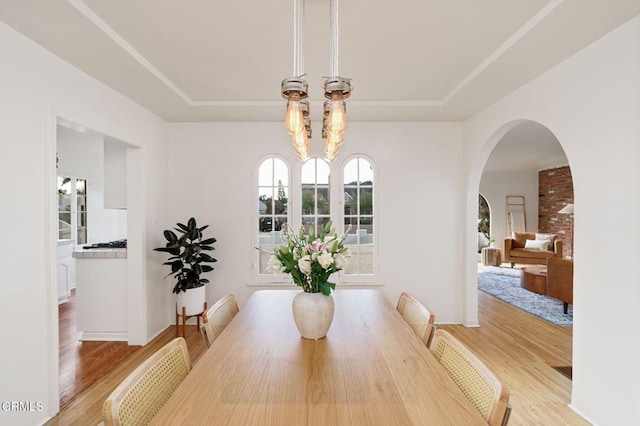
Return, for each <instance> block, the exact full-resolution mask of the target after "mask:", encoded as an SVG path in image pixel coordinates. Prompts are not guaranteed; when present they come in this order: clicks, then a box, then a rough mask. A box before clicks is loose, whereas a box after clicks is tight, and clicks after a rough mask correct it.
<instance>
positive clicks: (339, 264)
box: [333, 253, 347, 269]
mask: <svg viewBox="0 0 640 426" xmlns="http://www.w3.org/2000/svg"><path fill="white" fill-rule="evenodd" d="M333 261H334V262H335V264H336V268H338V269H343V268H344V267H345V265H346V264H347V258H346V257H345V256H343V255H342V254H341V253H338V254H336V255H335V257H334V258H333Z"/></svg>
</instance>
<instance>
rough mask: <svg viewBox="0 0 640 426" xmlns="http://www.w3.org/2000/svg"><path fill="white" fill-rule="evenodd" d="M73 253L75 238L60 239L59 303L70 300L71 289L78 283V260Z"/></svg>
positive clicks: (58, 264)
mask: <svg viewBox="0 0 640 426" xmlns="http://www.w3.org/2000/svg"><path fill="white" fill-rule="evenodd" d="M72 255H73V240H58V256H57V269H58V272H57V277H58V303H59V304H60V303H65V302H67V301H68V300H69V294H70V292H71V289H72V288H74V287H75V284H76V260H75V259H74V258H73V257H72Z"/></svg>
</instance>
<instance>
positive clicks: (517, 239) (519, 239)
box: [511, 232, 533, 248]
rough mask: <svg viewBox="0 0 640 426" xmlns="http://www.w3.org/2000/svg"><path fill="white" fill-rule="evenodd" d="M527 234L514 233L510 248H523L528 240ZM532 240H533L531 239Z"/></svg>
mask: <svg viewBox="0 0 640 426" xmlns="http://www.w3.org/2000/svg"><path fill="white" fill-rule="evenodd" d="M529 234H530V233H529V232H514V233H513V235H512V237H511V238H513V243H512V244H511V247H512V248H525V247H524V245H525V243H526V241H527V240H528V238H527V237H529V236H530V235H529ZM532 239H533V238H532Z"/></svg>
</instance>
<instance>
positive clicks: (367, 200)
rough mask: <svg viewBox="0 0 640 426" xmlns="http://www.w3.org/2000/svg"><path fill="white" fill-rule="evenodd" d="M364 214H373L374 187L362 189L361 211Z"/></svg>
mask: <svg viewBox="0 0 640 426" xmlns="http://www.w3.org/2000/svg"><path fill="white" fill-rule="evenodd" d="M359 213H360V214H361V215H362V214H373V188H361V189H360V211H359Z"/></svg>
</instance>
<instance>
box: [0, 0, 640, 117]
mask: <svg viewBox="0 0 640 426" xmlns="http://www.w3.org/2000/svg"><path fill="white" fill-rule="evenodd" d="M339 8H340V63H339V64H340V69H339V71H340V75H341V76H343V77H348V78H352V79H353V87H354V91H353V95H352V97H351V99H350V100H349V102H348V113H349V119H350V120H352V121H457V120H463V119H465V118H467V117H468V116H470V115H471V114H473V113H475V112H477V111H479V110H481V109H482V108H484V107H486V106H487V105H489V104H490V103H492V102H494V101H496V100H498V99H499V98H501V97H503V96H505V95H506V94H508V93H509V92H511V91H512V90H514V89H515V88H517V87H519V86H521V85H522V84H524V83H526V82H527V81H529V80H531V79H532V78H534V77H536V76H537V75H539V74H540V73H542V72H544V71H545V70H547V69H549V68H550V67H552V66H553V65H555V64H557V63H558V62H560V61H562V60H563V59H565V58H567V57H568V56H569V55H571V54H572V53H574V52H576V51H577V50H579V49H581V48H583V47H584V46H586V45H588V44H590V43H591V42H593V41H595V40H596V39H598V38H600V37H601V36H602V35H604V34H606V33H607V32H608V31H610V30H612V29H613V28H615V27H617V26H619V25H621V24H622V23H624V22H626V21H627V20H629V19H631V18H632V17H634V16H636V15H638V14H639V13H640V1H638V0H609V1H602V0H564V1H563V0H552V1H547V0H517V1H514V0H484V1H478V0H396V1H388V2H382V1H379V0H341V1H340V3H339ZM0 20H2V21H4V22H5V23H7V24H8V25H10V26H12V27H14V28H15V29H17V30H18V31H20V32H22V33H23V34H25V35H26V36H28V37H30V38H31V39H33V40H34V41H36V42H37V43H39V44H41V45H43V46H44V47H46V48H47V49H49V50H51V51H52V52H53V53H55V54H56V55H58V56H60V57H61V58H63V59H65V60H66V61H68V62H69V63H71V64H73V65H74V66H76V67H77V68H79V69H81V70H83V71H85V72H87V73H88V74H90V75H92V76H94V77H95V78H97V79H98V80H100V81H102V82H104V83H105V84H107V85H108V86H110V87H112V88H114V89H115V90H117V91H119V92H121V93H123V94H124V95H126V96H128V97H129V98H131V99H133V100H134V101H136V102H137V103H139V104H141V105H143V106H144V107H146V108H147V109H149V110H151V111H153V112H155V113H156V114H158V115H159V116H160V117H162V118H164V119H165V120H167V121H170V122H188V121H280V120H282V117H283V113H284V108H285V101H284V100H283V99H282V98H281V97H280V82H281V80H282V79H283V78H286V77H290V76H291V74H292V71H293V1H292V0H271V1H268V2H265V1H259V0H253V1H249V0H235V1H224V2H222V1H214V0H208V1H204V0H190V1H183V2H181V1H175V0H134V1H132V0H108V1H106V0H2V1H0ZM329 28H330V22H329V0H306V22H305V32H304V35H305V53H304V55H305V69H306V71H307V75H308V81H309V91H310V96H311V100H312V104H311V107H312V111H311V119H312V121H314V122H316V123H317V122H318V121H319V120H321V101H322V77H323V76H326V75H327V74H328V70H329V43H330V39H329Z"/></svg>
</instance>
